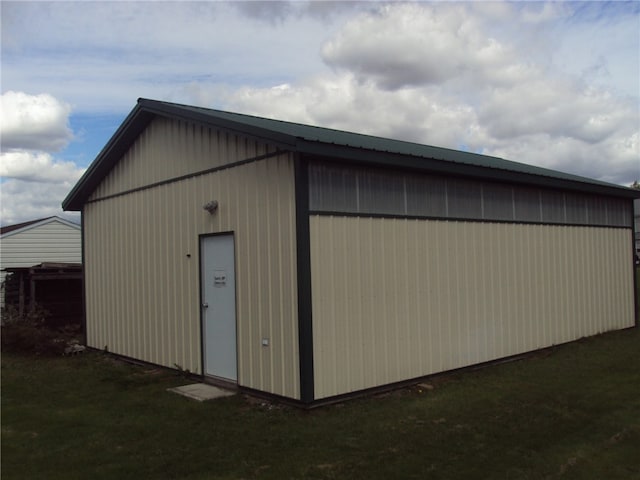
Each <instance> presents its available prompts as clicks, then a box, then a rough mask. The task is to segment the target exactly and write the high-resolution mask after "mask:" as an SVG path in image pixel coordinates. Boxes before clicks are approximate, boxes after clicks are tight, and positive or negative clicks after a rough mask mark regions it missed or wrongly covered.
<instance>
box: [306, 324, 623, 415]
mask: <svg viewBox="0 0 640 480" xmlns="http://www.w3.org/2000/svg"><path fill="white" fill-rule="evenodd" d="M632 328H635V327H625V328H620V329H617V330H610V331H608V332H603V333H598V334H595V335H589V336H588V337H580V338H576V339H574V340H569V341H567V342H563V343H559V344H555V345H549V346H548V347H543V348H539V349H536V350H529V351H527V352H522V353H516V354H513V355H509V356H506V357H500V358H495V359H493V360H487V361H486V362H481V363H474V364H471V365H466V366H464V367H458V368H453V369H451V370H443V371H441V372H436V373H430V374H427V375H422V376H419V377H413V378H409V379H406V380H399V381H397V382H393V383H387V384H384V385H378V386H375V387H369V388H365V389H362V390H356V391H353V392H348V393H342V394H340V395H334V396H332V397H325V398H321V399H319V400H315V401H314V402H312V403H310V404H305V405H298V406H301V407H304V408H306V409H314V408H318V407H324V406H327V405H332V404H336V403H340V402H345V401H347V400H355V399H358V398H363V397H371V396H374V395H377V394H381V393H386V392H389V391H393V390H399V389H402V388H407V387H411V386H414V385H416V384H418V383H422V382H426V381H433V380H435V379H438V378H443V377H450V376H451V375H459V374H465V373H466V374H472V373H473V372H475V371H477V370H482V369H485V368H490V367H494V366H497V365H501V364H503V363H510V362H519V361H521V360H527V359H532V358H535V357H536V356H538V355H544V354H545V353H547V354H549V353H552V352H555V351H556V350H559V349H562V348H565V347H567V346H569V345H570V344H572V343H578V342H582V341H585V340H588V339H592V338H596V337H602V336H605V335H610V334H615V333H616V332H622V331H625V330H630V329H632Z"/></svg>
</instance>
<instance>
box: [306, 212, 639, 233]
mask: <svg viewBox="0 0 640 480" xmlns="http://www.w3.org/2000/svg"><path fill="white" fill-rule="evenodd" d="M309 215H320V216H325V217H354V218H358V217H359V218H389V219H405V220H440V221H445V222H473V223H512V224H515V225H551V226H560V227H598V228H620V229H627V228H631V230H633V228H632V227H629V226H619V225H597V224H591V223H551V222H527V221H522V220H491V219H485V218H466V217H438V216H428V215H395V214H390V213H389V214H387V213H354V212H334V211H323V210H310V211H309Z"/></svg>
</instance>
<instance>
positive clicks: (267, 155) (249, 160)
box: [85, 150, 286, 204]
mask: <svg viewBox="0 0 640 480" xmlns="http://www.w3.org/2000/svg"><path fill="white" fill-rule="evenodd" d="M283 153H286V152H285V151H284V150H276V151H275V152H271V153H265V154H264V155H258V156H257V157H251V158H246V159H244V160H239V161H237V162H233V163H227V164H225V165H219V166H217V167H212V168H207V169H206V170H200V171H199V172H195V173H188V174H186V175H180V176H179V177H172V178H168V179H167V180H162V181H160V182H155V183H150V184H149V185H143V186H142V187H136V188H131V189H129V190H125V191H123V192H118V193H113V194H111V195H105V196H104V197H100V198H95V199H93V200H87V201H86V202H85V204H87V203H96V202H100V201H102V200H109V199H111V198H116V197H122V196H124V195H129V194H130V193H136V192H141V191H143V190H149V189H151V188H155V187H160V186H162V185H168V184H170V183H176V182H180V181H182V180H188V179H190V178H196V177H200V176H202V175H207V174H209V173H215V172H220V171H222V170H227V169H229V168H235V167H240V166H242V165H246V164H247V163H253V162H259V161H260V160H265V159H267V158H271V157H277V156H278V155H282V154H283Z"/></svg>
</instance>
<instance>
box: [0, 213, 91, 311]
mask: <svg viewBox="0 0 640 480" xmlns="http://www.w3.org/2000/svg"><path fill="white" fill-rule="evenodd" d="M42 263H65V264H69V263H77V264H79V263H82V231H81V228H80V225H78V224H76V223H73V222H70V221H68V220H65V219H63V218H60V217H55V216H54V217H47V218H40V219H37V220H31V221H29V222H24V223H19V224H16V225H7V226H5V227H2V228H0V282H1V283H2V291H1V300H2V303H3V305H4V300H5V290H4V280H5V277H6V274H7V272H6V269H7V268H21V267H22V268H24V267H32V266H34V265H40V264H42Z"/></svg>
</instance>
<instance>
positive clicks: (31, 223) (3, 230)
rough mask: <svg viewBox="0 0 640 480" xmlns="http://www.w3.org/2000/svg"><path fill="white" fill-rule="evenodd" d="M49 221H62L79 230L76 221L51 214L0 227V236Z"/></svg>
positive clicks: (13, 233) (12, 233) (22, 230)
mask: <svg viewBox="0 0 640 480" xmlns="http://www.w3.org/2000/svg"><path fill="white" fill-rule="evenodd" d="M51 222H61V223H64V224H65V225H68V226H70V227H73V228H77V229H78V230H80V225H78V224H77V223H73V222H70V221H68V220H65V219H64V218H60V217H56V216H52V217H45V218H39V219H37V220H29V221H28V222H22V223H16V224H15V225H7V226H5V227H2V228H0V236H2V237H5V236H8V234H11V235H15V234H17V233H20V232H24V231H25V230H30V229H32V228H35V227H39V226H41V225H46V224H48V223H51Z"/></svg>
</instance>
